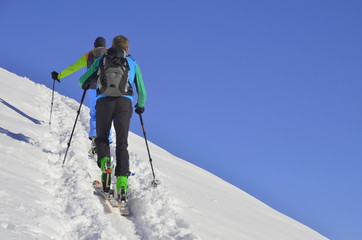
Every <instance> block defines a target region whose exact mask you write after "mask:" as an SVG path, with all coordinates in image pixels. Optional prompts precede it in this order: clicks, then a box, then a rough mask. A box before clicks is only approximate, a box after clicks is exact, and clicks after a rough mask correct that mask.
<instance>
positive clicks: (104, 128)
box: [79, 35, 146, 196]
mask: <svg viewBox="0 0 362 240" xmlns="http://www.w3.org/2000/svg"><path fill="white" fill-rule="evenodd" d="M128 50H129V41H128V39H127V38H126V37H124V36H122V35H119V36H116V37H114V38H113V42H112V47H111V48H110V49H108V51H107V53H106V54H105V55H104V56H103V57H99V58H98V59H97V60H96V61H95V62H94V63H93V65H92V66H91V67H90V68H89V69H88V71H87V72H86V73H85V74H84V75H83V76H82V77H81V78H80V79H79V85H80V86H81V87H82V88H87V86H86V85H87V80H88V79H89V78H92V77H93V76H94V75H99V72H100V70H99V69H100V64H102V63H101V61H103V59H104V58H105V57H106V56H107V55H113V54H115V53H117V51H118V52H122V53H124V54H125V55H126V56H127V57H126V60H127V63H128V66H129V70H128V83H129V85H130V86H131V85H132V84H135V85H136V91H137V94H138V99H137V104H136V105H135V108H136V109H135V112H136V113H137V114H142V113H143V112H144V110H145V109H144V106H145V102H146V90H145V86H144V83H143V78H142V74H141V70H140V67H139V66H138V64H137V62H136V61H135V60H134V59H132V58H131V57H130V56H129V55H128ZM99 81H100V80H99V78H98V85H97V103H96V112H97V114H96V129H97V138H96V146H97V152H98V160H97V163H98V166H99V167H100V168H101V171H102V175H103V176H104V175H105V174H106V170H107V166H110V148H109V141H108V136H109V130H110V128H111V125H112V122H113V125H114V128H115V132H116V168H115V176H116V177H117V181H116V188H117V192H118V194H119V196H123V195H124V194H127V192H128V176H129V173H130V169H129V154H128V150H127V148H128V132H129V127H130V121H131V116H132V109H133V108H132V100H133V96H132V94H133V93H130V94H125V95H119V96H115V97H114V96H107V95H105V94H101V92H100V90H99V83H100V82H99ZM130 92H132V91H130ZM108 170H109V169H108ZM102 180H103V177H102ZM102 183H103V184H104V182H102Z"/></svg>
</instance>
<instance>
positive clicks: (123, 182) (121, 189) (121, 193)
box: [116, 176, 128, 204]
mask: <svg viewBox="0 0 362 240" xmlns="http://www.w3.org/2000/svg"><path fill="white" fill-rule="evenodd" d="M116 188H117V193H118V201H119V202H120V203H121V204H125V203H126V202H127V193H128V176H119V177H117V182H116Z"/></svg>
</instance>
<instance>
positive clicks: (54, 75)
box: [52, 71, 60, 82]
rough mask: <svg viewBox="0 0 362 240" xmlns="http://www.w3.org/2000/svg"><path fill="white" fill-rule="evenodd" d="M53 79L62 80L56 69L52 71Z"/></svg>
mask: <svg viewBox="0 0 362 240" xmlns="http://www.w3.org/2000/svg"><path fill="white" fill-rule="evenodd" d="M52 79H53V80H57V81H58V82H60V80H59V78H58V73H57V72H56V71H53V72H52Z"/></svg>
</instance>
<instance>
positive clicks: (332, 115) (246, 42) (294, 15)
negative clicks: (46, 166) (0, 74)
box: [0, 0, 362, 240]
mask: <svg viewBox="0 0 362 240" xmlns="http://www.w3.org/2000/svg"><path fill="white" fill-rule="evenodd" d="M361 12H362V2H361V1H359V0H355V1H352V0H343V1H336V0H305V1H290V0H284V1H282V0H275V1H270V0H255V1H246V0H239V1H237V0H234V1H232V0H224V1H206V0H199V1H197V0H192V1H191V0H184V1H169V0H168V1H166V0H159V1H142V0H140V1H121V0H118V1H115V0H110V1H93V0H77V1H70V0H63V1H48V0H43V1H40V0H34V1H19V0H1V1H0V32H1V35H0V36H1V37H0V46H1V55H0V67H2V68H5V69H7V70H9V71H11V72H14V73H16V74H18V75H20V76H26V77H28V78H30V79H31V80H33V81H35V82H39V83H42V84H45V85H46V86H48V87H49V88H51V87H52V80H51V78H50V72H51V71H53V70H56V71H61V70H63V69H64V68H65V67H67V66H68V65H70V64H71V63H73V62H74V61H76V60H77V59H78V58H79V57H80V56H81V55H82V54H84V53H86V52H87V51H89V50H91V49H92V47H93V42H94V39H95V38H96V37H98V36H103V37H105V38H106V40H107V47H110V44H111V40H112V38H113V37H114V36H116V35H120V34H122V35H125V36H127V37H128V38H129V40H130V53H131V54H132V55H133V57H134V58H135V59H136V60H137V62H138V63H139V65H140V67H141V70H142V72H143V77H144V81H145V85H146V89H147V92H148V100H147V103H146V112H145V114H144V120H145V127H146V130H147V135H148V138H149V140H151V141H152V142H154V143H156V144H157V145H159V146H161V147H163V148H165V149H166V150H168V151H169V152H171V153H172V154H174V155H176V156H178V157H180V158H183V159H185V160H187V161H190V162H192V163H194V164H196V165H198V166H200V167H202V168H204V169H206V170H208V171H210V172H212V173H214V174H215V175H217V176H219V177H221V178H223V179H225V180H226V181H228V182H230V183H232V184H233V185H235V186H237V187H239V188H240V189H242V190H244V191H246V192H248V193H249V194H251V195H253V196H255V197H256V198H258V199H260V200H261V201H263V202H265V203H266V204H268V205H269V206H271V207H273V208H275V209H276V210H278V211H280V212H282V213H284V214H286V215H288V216H290V217H292V218H294V219H296V220H297V221H300V222H302V223H304V224H306V225H307V226H309V227H311V228H313V229H315V230H316V231H318V232H320V233H321V234H323V235H324V236H326V237H328V238H330V239H333V240H347V239H348V240H360V239H362V217H361V216H362V206H361V205H362V204H361V203H362V174H361V171H362V162H361V160H362V141H361V136H362V134H361V133H362V128H361V121H362V114H361V104H362V101H361V88H362V83H361V76H362V58H361V56H362V45H361V44H362V31H361V29H362V28H361V25H362V14H361ZM82 73H84V70H80V71H79V72H78V73H76V74H73V75H71V76H68V77H66V78H64V79H63V80H62V81H61V83H60V84H58V83H57V84H56V90H57V91H58V92H59V93H61V94H63V95H66V96H69V97H71V98H74V99H76V100H77V101H79V100H80V98H81V95H82V90H81V89H80V88H79V87H78V84H77V79H78V78H79V76H81V74H82ZM50 101H51V99H49V104H50ZM69 117H70V118H75V113H74V115H73V114H70V115H69ZM140 130H141V129H140V124H139V122H138V118H137V117H136V115H134V117H133V120H132V126H131V131H133V132H135V133H137V134H139V135H142V133H141V131H140ZM69 131H70V132H71V129H69ZM85 141H88V140H86V139H85ZM151 154H152V149H151ZM154 166H155V168H156V171H157V159H154ZM140 174H141V173H140Z"/></svg>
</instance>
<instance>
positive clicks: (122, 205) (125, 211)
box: [93, 180, 130, 216]
mask: <svg viewBox="0 0 362 240" xmlns="http://www.w3.org/2000/svg"><path fill="white" fill-rule="evenodd" d="M93 188H94V190H95V191H96V192H97V193H98V194H99V195H101V196H102V197H103V198H104V199H105V200H106V201H108V202H109V203H110V205H111V206H112V207H113V208H118V209H119V211H120V213H121V215H122V216H129V215H130V211H129V208H128V206H127V202H126V201H124V200H122V201H121V202H119V201H117V199H116V198H115V197H114V193H113V190H110V192H104V191H103V185H102V183H101V182H100V181H98V180H94V181H93Z"/></svg>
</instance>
